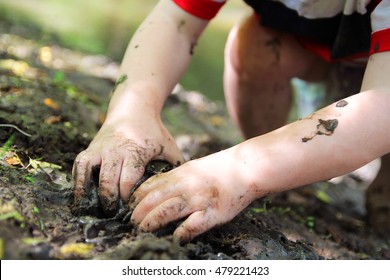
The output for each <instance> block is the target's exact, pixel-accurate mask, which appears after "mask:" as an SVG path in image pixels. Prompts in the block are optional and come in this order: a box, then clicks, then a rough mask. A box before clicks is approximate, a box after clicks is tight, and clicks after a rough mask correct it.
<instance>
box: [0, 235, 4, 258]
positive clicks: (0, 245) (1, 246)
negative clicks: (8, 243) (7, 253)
mask: <svg viewBox="0 0 390 280" xmlns="http://www.w3.org/2000/svg"><path fill="white" fill-rule="evenodd" d="M3 258H4V241H3V238H0V260H2V259H3Z"/></svg>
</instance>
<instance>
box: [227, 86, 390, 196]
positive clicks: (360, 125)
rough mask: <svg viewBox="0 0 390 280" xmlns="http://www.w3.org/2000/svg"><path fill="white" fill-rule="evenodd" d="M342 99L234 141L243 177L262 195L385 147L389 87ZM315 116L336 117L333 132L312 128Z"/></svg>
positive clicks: (341, 170) (345, 168)
mask: <svg viewBox="0 0 390 280" xmlns="http://www.w3.org/2000/svg"><path fill="white" fill-rule="evenodd" d="M345 101H346V102H348V104H347V105H346V106H345V107H336V103H334V104H332V105H330V106H328V107H326V108H324V109H322V110H320V111H318V112H316V113H315V114H313V115H312V116H311V117H309V118H305V119H302V120H299V121H296V122H294V123H291V124H289V125H286V126H284V127H282V128H280V129H278V130H275V131H273V132H271V133H268V134H266V135H263V136H259V137H256V138H253V139H250V140H248V141H246V142H244V143H242V144H240V145H238V146H237V147H235V148H234V152H235V153H236V157H237V158H238V159H239V160H238V164H239V165H240V168H239V170H241V171H242V172H243V175H242V176H244V177H243V178H244V180H246V183H247V184H248V185H251V186H254V188H258V190H256V191H257V193H259V194H260V196H261V195H264V193H273V192H279V191H284V190H288V189H292V188H294V187H298V186H302V185H306V184H309V183H313V182H318V181H322V180H327V179H330V178H332V177H335V176H339V175H341V174H345V173H348V172H350V171H352V170H354V169H356V168H358V167H360V166H362V165H364V164H365V163H367V162H369V161H371V160H373V159H375V158H377V157H380V156H381V155H383V154H385V153H387V152H388V151H389V150H390V140H389V139H390V130H389V129H388V128H389V127H390V114H389V113H388V110H389V106H390V92H389V91H384V90H372V91H367V92H363V93H360V94H357V95H354V96H351V97H349V98H346V99H345ZM319 119H322V120H333V119H337V120H338V125H337V127H336V128H335V130H334V132H333V134H330V133H329V135H326V134H322V135H317V134H316V133H317V131H318V128H317V126H318V125H319ZM320 129H321V126H320ZM313 136H314V137H313ZM311 137H313V138H311ZM310 138H311V140H308V139H310ZM303 140H307V141H306V142H304V141H303Z"/></svg>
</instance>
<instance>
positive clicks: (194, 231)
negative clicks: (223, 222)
mask: <svg viewBox="0 0 390 280" xmlns="http://www.w3.org/2000/svg"><path fill="white" fill-rule="evenodd" d="M209 213H210V211H205V210H202V211H197V212H194V213H192V214H191V215H190V216H189V217H188V218H187V219H186V220H185V221H184V222H183V223H182V224H181V225H180V226H179V227H178V228H177V229H176V230H175V232H174V233H173V235H175V236H177V237H179V239H180V240H182V241H190V240H192V239H193V238H195V237H196V236H198V235H200V234H202V233H204V232H206V231H207V230H209V229H211V228H212V227H214V226H215V225H216V223H215V221H212V217H211V215H210V214H209Z"/></svg>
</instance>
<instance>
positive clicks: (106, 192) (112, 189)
mask: <svg viewBox="0 0 390 280" xmlns="http://www.w3.org/2000/svg"><path fill="white" fill-rule="evenodd" d="M110 157H112V155H104V156H103V160H102V165H101V167H100V174H99V189H98V194H99V199H100V202H101V204H102V208H103V210H104V212H105V213H106V214H108V215H113V214H115V212H116V210H117V205H118V197H119V177H120V174H121V169H122V160H121V159H120V158H119V159H118V158H110Z"/></svg>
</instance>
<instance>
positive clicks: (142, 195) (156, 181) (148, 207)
mask: <svg viewBox="0 0 390 280" xmlns="http://www.w3.org/2000/svg"><path fill="white" fill-rule="evenodd" d="M179 195H180V188H179V187H178V186H177V184H176V183H175V182H174V181H172V177H171V176H169V172H168V173H164V174H156V175H154V176H153V177H151V178H149V179H148V180H146V181H145V182H144V183H143V184H142V185H141V186H140V187H139V188H138V189H137V190H136V191H135V192H134V194H133V195H132V197H131V198H130V201H129V207H130V209H133V208H135V206H137V207H136V209H134V212H133V217H134V219H135V220H134V222H136V223H140V222H141V221H142V220H143V219H144V217H145V216H146V214H147V213H149V212H150V211H152V210H153V209H154V208H156V206H158V205H160V204H161V203H163V202H164V201H166V200H168V199H170V198H173V197H175V196H179ZM181 196H182V197H183V199H185V195H184V194H181Z"/></svg>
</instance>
